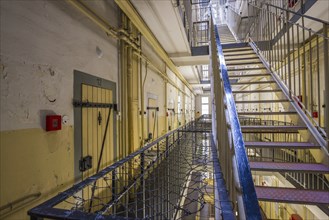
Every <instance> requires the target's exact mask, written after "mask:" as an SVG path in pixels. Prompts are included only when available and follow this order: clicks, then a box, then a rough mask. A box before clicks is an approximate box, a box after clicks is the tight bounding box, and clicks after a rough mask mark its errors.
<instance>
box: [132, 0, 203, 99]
mask: <svg viewBox="0 0 329 220" xmlns="http://www.w3.org/2000/svg"><path fill="white" fill-rule="evenodd" d="M131 3H132V4H133V6H134V7H135V8H136V10H137V11H138V13H139V14H140V16H141V17H142V18H143V20H144V21H145V23H146V24H147V25H148V27H149V28H150V29H151V31H152V32H153V34H154V35H155V37H156V38H157V40H158V41H159V43H160V44H161V45H162V47H163V48H164V50H165V51H166V52H167V53H168V55H169V56H170V58H171V59H172V61H173V62H174V63H175V65H176V66H177V67H178V70H179V71H180V72H181V73H182V75H183V76H184V77H185V79H186V80H187V81H188V82H189V83H199V77H198V74H197V70H196V68H195V66H196V65H202V64H208V63H209V57H208V56H191V48H190V44H189V42H188V40H187V36H186V33H185V29H184V25H183V22H182V19H181V16H180V13H179V11H178V8H177V7H174V5H173V3H172V1H171V0H165V1H159V0H158V1H156V0H153V1H147V0H131ZM194 91H195V92H196V93H200V91H201V90H200V89H199V88H198V89H195V90H194ZM201 92H202V91H201Z"/></svg>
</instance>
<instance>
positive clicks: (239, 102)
mask: <svg viewBox="0 0 329 220" xmlns="http://www.w3.org/2000/svg"><path fill="white" fill-rule="evenodd" d="M278 102H279V103H280V102H290V101H289V100H288V99H277V100H250V101H235V104H250V103H278Z"/></svg>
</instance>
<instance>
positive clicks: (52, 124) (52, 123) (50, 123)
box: [46, 115, 62, 131]
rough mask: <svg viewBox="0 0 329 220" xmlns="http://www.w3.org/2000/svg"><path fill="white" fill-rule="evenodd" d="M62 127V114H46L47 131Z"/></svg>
mask: <svg viewBox="0 0 329 220" xmlns="http://www.w3.org/2000/svg"><path fill="white" fill-rule="evenodd" d="M61 129H62V116H61V115H47V116H46V131H57V130H61Z"/></svg>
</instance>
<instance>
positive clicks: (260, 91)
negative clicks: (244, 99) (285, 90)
mask: <svg viewBox="0 0 329 220" xmlns="http://www.w3.org/2000/svg"><path fill="white" fill-rule="evenodd" d="M271 92H282V90H280V89H273V90H249V91H248V90H241V91H233V93H271Z"/></svg>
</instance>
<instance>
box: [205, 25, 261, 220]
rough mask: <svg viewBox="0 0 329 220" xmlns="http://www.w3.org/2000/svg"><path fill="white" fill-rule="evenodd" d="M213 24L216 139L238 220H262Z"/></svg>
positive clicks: (211, 32) (212, 53) (213, 83)
mask: <svg viewBox="0 0 329 220" xmlns="http://www.w3.org/2000/svg"><path fill="white" fill-rule="evenodd" d="M210 20H211V31H210V34H211V38H210V39H211V43H210V63H211V65H210V67H211V68H210V69H211V74H212V75H211V95H212V105H213V106H212V107H213V108H212V115H213V120H214V122H213V130H212V131H213V138H214V143H215V144H217V148H218V157H219V161H220V165H221V167H222V172H223V175H224V179H225V181H226V183H227V188H228V190H229V192H228V193H229V196H230V199H231V201H232V203H233V204H234V211H236V212H237V215H238V216H237V218H238V219H261V214H260V208H259V204H258V200H257V196H256V190H255V186H254V182H253V178H252V174H251V171H250V166H249V161H248V157H247V153H246V150H245V144H244V141H243V135H242V131H241V127H240V123H239V119H238V114H237V111H236V106H235V102H234V97H233V93H232V88H231V85H230V82H229V77H228V73H227V67H226V64H225V60H224V55H223V50H222V45H221V42H220V38H219V34H218V27H217V25H215V21H214V20H213V18H212V19H210Z"/></svg>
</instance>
